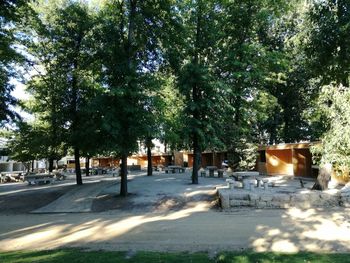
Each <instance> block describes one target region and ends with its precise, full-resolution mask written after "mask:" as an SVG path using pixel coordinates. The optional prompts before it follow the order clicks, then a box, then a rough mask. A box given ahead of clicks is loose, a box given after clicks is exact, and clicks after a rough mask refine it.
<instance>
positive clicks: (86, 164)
mask: <svg viewBox="0 0 350 263" xmlns="http://www.w3.org/2000/svg"><path fill="white" fill-rule="evenodd" d="M85 175H86V176H89V175H90V158H89V157H86V158H85Z"/></svg>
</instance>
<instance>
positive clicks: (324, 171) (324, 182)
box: [311, 164, 332, 191]
mask: <svg viewBox="0 0 350 263" xmlns="http://www.w3.org/2000/svg"><path fill="white" fill-rule="evenodd" d="M331 176H332V165H331V164H326V165H325V166H324V167H321V168H320V170H319V172H318V176H317V181H316V183H315V184H314V185H313V186H312V189H311V190H321V191H324V190H327V189H328V183H329V181H330V180H331Z"/></svg>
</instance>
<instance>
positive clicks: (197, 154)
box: [192, 1, 202, 184]
mask: <svg viewBox="0 0 350 263" xmlns="http://www.w3.org/2000/svg"><path fill="white" fill-rule="evenodd" d="M201 21H202V1H198V2H197V23H196V42H195V54H194V58H193V64H194V65H195V66H196V67H197V66H198V65H200V63H201V62H200V60H201V59H200V48H201V45H200V41H201ZM200 98H201V95H200V89H199V87H198V85H197V83H194V84H193V87H192V99H193V102H194V104H198V103H199V102H200ZM193 119H195V120H196V123H200V122H201V113H200V112H199V110H198V108H197V107H196V108H195V109H194V110H193ZM197 129H200V127H198V126H197V127H195V129H194V130H193V133H192V139H193V170H192V184H198V170H199V168H200V163H201V149H200V141H199V137H198V131H197Z"/></svg>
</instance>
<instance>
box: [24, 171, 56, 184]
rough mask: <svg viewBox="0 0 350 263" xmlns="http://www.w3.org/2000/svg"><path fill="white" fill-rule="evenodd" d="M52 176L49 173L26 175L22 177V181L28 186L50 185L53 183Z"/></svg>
mask: <svg viewBox="0 0 350 263" xmlns="http://www.w3.org/2000/svg"><path fill="white" fill-rule="evenodd" d="M54 176H55V175H54V174H50V173H37V174H28V175H25V176H24V181H27V182H28V185H31V184H47V183H50V184H52V183H53V181H54Z"/></svg>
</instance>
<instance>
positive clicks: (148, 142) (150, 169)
mask: <svg viewBox="0 0 350 263" xmlns="http://www.w3.org/2000/svg"><path fill="white" fill-rule="evenodd" d="M146 147H147V175H148V176H152V172H153V165H152V149H151V147H152V139H151V138H149V137H148V138H146Z"/></svg>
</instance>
